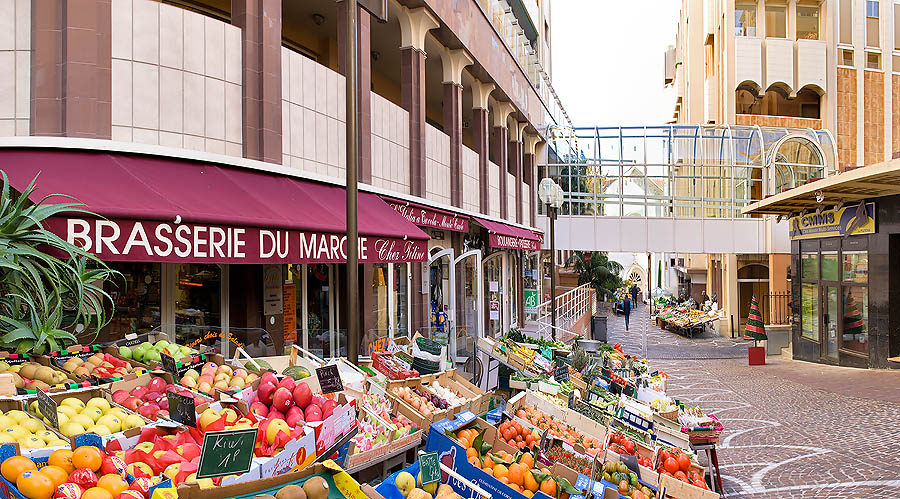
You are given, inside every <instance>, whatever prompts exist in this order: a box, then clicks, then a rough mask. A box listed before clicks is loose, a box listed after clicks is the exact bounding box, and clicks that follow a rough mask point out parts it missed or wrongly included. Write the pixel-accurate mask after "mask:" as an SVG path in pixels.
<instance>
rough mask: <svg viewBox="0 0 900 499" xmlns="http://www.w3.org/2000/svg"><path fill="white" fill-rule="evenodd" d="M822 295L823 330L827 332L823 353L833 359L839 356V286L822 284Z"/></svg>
mask: <svg viewBox="0 0 900 499" xmlns="http://www.w3.org/2000/svg"><path fill="white" fill-rule="evenodd" d="M822 296H823V298H824V302H825V309H824V310H823V311H822V312H823V313H822V330H823V331H824V332H825V341H824V342H823V344H822V349H823V352H822V355H824V356H825V357H828V358H830V359H833V360H837V358H838V321H839V319H840V315H839V314H838V288H837V286H822Z"/></svg>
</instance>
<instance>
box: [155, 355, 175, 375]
mask: <svg viewBox="0 0 900 499" xmlns="http://www.w3.org/2000/svg"><path fill="white" fill-rule="evenodd" d="M159 358H160V361H161V362H162V366H163V369H164V370H166V371H169V372H170V373H172V376H175V379H178V363H177V362H176V361H175V357H172V356H171V355H167V354H164V353H161V354H159Z"/></svg>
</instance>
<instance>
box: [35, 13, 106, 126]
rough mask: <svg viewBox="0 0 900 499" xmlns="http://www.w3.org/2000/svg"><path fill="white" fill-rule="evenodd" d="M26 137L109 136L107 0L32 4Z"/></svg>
mask: <svg viewBox="0 0 900 499" xmlns="http://www.w3.org/2000/svg"><path fill="white" fill-rule="evenodd" d="M31 32H32V36H31V78H30V80H31V88H30V91H31V102H30V104H31V106H30V107H31V112H30V116H29V118H30V128H31V130H30V132H31V134H32V135H50V136H56V137H62V136H68V137H86V138H92V139H109V138H110V137H111V136H112V40H111V38H112V4H111V2H110V0H95V1H92V2H77V1H75V0H60V1H57V2H33V8H32V9H31Z"/></svg>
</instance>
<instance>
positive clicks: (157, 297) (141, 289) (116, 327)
mask: <svg viewBox="0 0 900 499" xmlns="http://www.w3.org/2000/svg"><path fill="white" fill-rule="evenodd" d="M109 267H110V268H111V269H113V270H117V271H119V272H121V274H122V276H121V279H116V280H115V281H109V282H107V283H105V284H104V290H105V291H106V292H107V293H109V295H110V297H112V301H113V303H115V305H116V308H115V313H112V312H113V310H107V311H106V312H107V314H108V315H109V316H110V317H111V318H110V321H109V324H107V325H106V327H104V328H103V330H102V331H100V334H99V335H98V336H97V338H88V339H87V340H86V341H89V342H91V343H94V342H97V343H106V342H109V341H117V340H120V339H122V338H124V337H125V335H126V334H131V333H137V334H140V333H147V332H149V331H150V330H152V329H153V328H156V327H159V326H160V323H161V318H162V307H161V297H162V293H161V289H162V277H161V275H162V274H161V265H160V264H159V263H132V262H110V263H109ZM84 344H86V343H84Z"/></svg>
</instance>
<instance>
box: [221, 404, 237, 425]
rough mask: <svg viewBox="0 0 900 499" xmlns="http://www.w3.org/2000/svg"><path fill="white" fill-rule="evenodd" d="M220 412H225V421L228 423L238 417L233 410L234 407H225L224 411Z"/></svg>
mask: <svg viewBox="0 0 900 499" xmlns="http://www.w3.org/2000/svg"><path fill="white" fill-rule="evenodd" d="M222 413H224V414H225V422H227V423H229V424H231V423H234V422H235V421H237V419H238V415H237V413H236V412H234V409H232V408H230V407H229V408H227V409H225V410H224V411H222Z"/></svg>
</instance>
